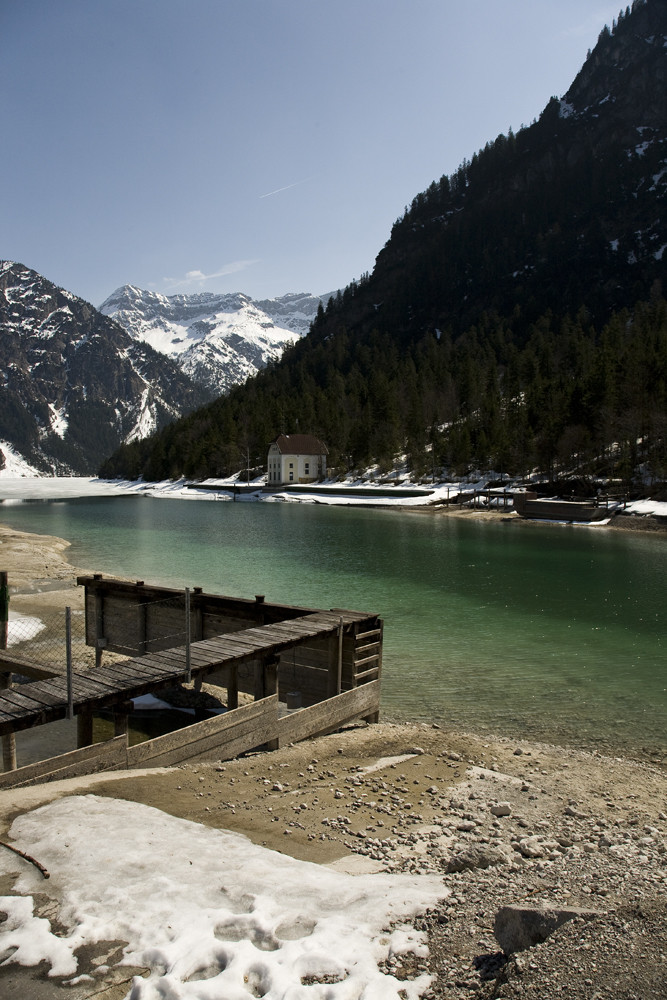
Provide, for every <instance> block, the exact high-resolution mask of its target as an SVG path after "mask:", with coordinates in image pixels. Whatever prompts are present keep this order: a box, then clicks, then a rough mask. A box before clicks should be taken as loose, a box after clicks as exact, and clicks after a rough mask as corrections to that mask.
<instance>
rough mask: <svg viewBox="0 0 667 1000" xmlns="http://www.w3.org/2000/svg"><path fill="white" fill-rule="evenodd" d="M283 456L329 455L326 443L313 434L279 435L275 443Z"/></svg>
mask: <svg viewBox="0 0 667 1000" xmlns="http://www.w3.org/2000/svg"><path fill="white" fill-rule="evenodd" d="M272 443H273V444H275V445H277V447H278V451H279V452H280V454H281V455H328V454H329V449H328V448H327V446H326V445H325V443H324V441H320V439H319V438H316V437H315V436H314V435H313V434H279V435H278V437H277V438H276V439H275V441H273V442H272Z"/></svg>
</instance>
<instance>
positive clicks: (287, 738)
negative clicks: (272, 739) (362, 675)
mask: <svg viewBox="0 0 667 1000" xmlns="http://www.w3.org/2000/svg"><path fill="white" fill-rule="evenodd" d="M379 706H380V683H379V681H371V682H370V683H369V684H362V685H361V686H360V687H358V688H354V689H353V690H352V691H344V692H343V693H342V694H338V695H336V696H335V697H333V698H329V699H327V700H326V701H323V702H319V703H318V704H317V705H312V706H311V707H310V708H302V709H301V710H300V711H298V712H294V713H293V714H292V715H286V716H284V717H283V718H282V719H279V720H278V738H279V741H280V745H281V746H284V745H285V744H286V743H296V742H298V741H299V740H304V739H307V738H308V737H309V736H316V735H319V734H321V733H325V732H332V731H334V730H336V729H338V728H340V726H342V725H343V724H344V723H345V722H350V721H351V720H352V719H356V718H358V717H359V716H365V715H370V714H371V713H375V712H377V711H378V709H379Z"/></svg>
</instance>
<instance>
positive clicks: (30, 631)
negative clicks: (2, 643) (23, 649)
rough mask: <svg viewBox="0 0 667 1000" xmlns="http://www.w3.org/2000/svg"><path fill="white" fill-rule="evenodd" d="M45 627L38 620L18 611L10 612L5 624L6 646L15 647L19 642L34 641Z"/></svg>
mask: <svg viewBox="0 0 667 1000" xmlns="http://www.w3.org/2000/svg"><path fill="white" fill-rule="evenodd" d="M45 627H46V626H45V625H44V622H42V621H40V619H39V618H30V617H28V615H22V614H20V613H19V612H18V611H10V612H9V621H8V622H7V645H8V646H16V644H17V643H19V642H26V641H27V640H28V639H34V638H35V636H36V635H38V634H39V633H40V632H41V631H42V629H44V628H45Z"/></svg>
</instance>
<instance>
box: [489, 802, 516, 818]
mask: <svg viewBox="0 0 667 1000" xmlns="http://www.w3.org/2000/svg"><path fill="white" fill-rule="evenodd" d="M491 813H492V815H493V816H511V815H512V806H511V805H510V803H509V802H498V803H497V804H496V805H494V806H491Z"/></svg>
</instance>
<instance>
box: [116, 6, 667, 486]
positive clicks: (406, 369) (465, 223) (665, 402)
mask: <svg viewBox="0 0 667 1000" xmlns="http://www.w3.org/2000/svg"><path fill="white" fill-rule="evenodd" d="M666 38H667V5H666V4H665V3H664V2H661V0H645V2H639V0H637V2H635V3H634V4H633V7H632V10H630V9H629V8H628V9H627V10H626V11H625V12H624V13H623V14H622V15H621V16H620V17H619V20H618V22H617V23H616V22H614V25H613V26H612V28H611V29H608V28H605V29H604V30H603V32H602V33H601V35H600V38H599V40H598V43H597V45H596V47H595V49H594V50H593V52H591V53H589V55H588V58H587V59H586V62H585V64H584V66H583V67H582V69H581V71H580V73H579V74H578V75H577V77H576V79H575V81H574V82H573V84H572V86H571V87H570V89H569V91H568V93H567V94H566V95H565V96H564V97H563V98H561V99H558V98H552V99H551V100H550V101H549V102H548V104H547V105H546V107H545V109H544V112H543V113H542V115H541V116H540V119H539V121H536V122H534V123H533V124H532V125H530V126H529V127H527V128H523V129H522V130H521V131H520V132H518V133H517V134H516V135H513V134H509V135H507V136H499V137H498V138H497V139H495V140H494V141H492V142H489V143H488V144H487V146H486V147H485V148H484V149H483V150H481V151H480V152H479V153H477V154H475V156H473V158H472V160H470V161H469V162H465V163H463V164H462V165H461V167H460V168H459V170H458V171H457V172H456V173H455V174H454V175H453V176H451V177H443V178H441V179H440V180H439V181H435V182H434V183H433V184H431V186H430V187H429V188H428V190H427V191H425V192H423V193H421V194H419V195H417V197H416V198H415V199H414V201H413V202H412V204H411V205H410V206H409V207H408V208H407V209H406V210H405V212H404V214H403V215H402V216H401V218H399V219H398V220H397V222H396V223H395V224H394V226H393V229H392V232H391V236H390V239H389V240H388V242H387V244H386V245H385V247H384V248H383V249H382V250H381V251H380V253H379V254H378V257H377V260H376V264H375V268H374V270H373V272H372V274H370V275H365V276H363V278H362V279H361V280H360V281H359V282H356V283H353V284H352V285H350V286H349V287H348V288H346V289H345V291H344V292H343V293H341V294H339V295H338V296H337V297H336V298H335V299H331V300H330V302H329V304H328V306H327V308H326V310H325V309H320V311H319V312H318V315H317V317H316V319H315V321H314V323H313V325H312V327H311V331H310V333H309V334H308V336H307V337H305V338H304V339H303V340H302V341H300V342H299V343H297V344H295V346H294V347H292V348H290V349H288V351H287V352H286V353H285V355H284V356H283V358H282V360H281V361H280V362H278V363H276V364H274V365H271V366H269V368H267V369H265V370H264V371H263V372H261V373H259V375H257V376H256V377H254V378H252V379H250V380H249V381H248V382H247V383H246V384H245V385H244V386H242V387H239V388H238V389H236V390H234V391H232V393H231V394H230V395H229V396H228V397H226V398H225V399H222V400H218V401H216V402H215V403H213V404H211V405H209V406H208V407H206V408H204V409H203V410H201V411H199V412H197V413H195V414H193V415H191V416H190V417H188V418H186V419H185V420H182V421H179V422H178V423H176V424H174V425H172V426H171V427H169V428H167V429H166V430H165V431H164V432H162V433H161V434H159V435H157V436H155V437H154V438H151V439H150V440H149V441H147V442H144V443H140V444H137V445H133V446H132V447H130V448H124V449H122V451H121V452H119V453H117V454H116V455H114V456H113V457H112V458H111V459H110V460H109V461H108V462H107V463H105V466H104V469H103V471H104V472H105V474H108V475H113V474H124V475H127V474H133V475H136V474H143V475H145V476H146V477H147V478H162V477H163V476H177V475H180V474H185V475H188V476H205V475H220V474H224V473H227V472H229V471H232V470H233V469H234V468H238V466H239V464H240V455H241V454H243V455H245V453H246V449H247V450H249V451H250V453H251V455H252V460H254V461H258V462H261V461H263V457H264V455H265V453H266V447H267V444H268V442H269V440H271V438H273V437H275V435H276V434H277V433H279V432H280V431H285V432H290V431H294V430H296V429H297V427H298V428H299V429H300V430H302V431H304V430H307V431H309V432H312V433H315V434H317V435H318V436H320V437H322V438H323V439H324V440H326V441H327V444H328V446H329V450H330V465H331V466H337V467H338V468H339V469H341V470H343V469H345V468H350V467H356V466H361V465H366V464H368V463H370V462H378V463H379V464H380V466H381V467H389V466H390V465H391V463H392V461H393V460H394V457H395V455H396V454H400V453H405V454H407V455H408V459H409V462H410V464H411V466H412V468H413V469H414V470H415V471H416V472H418V473H419V472H424V471H427V470H429V471H430V470H432V469H438V470H439V469H440V468H441V467H446V468H447V469H450V470H453V471H456V472H465V471H466V470H468V469H470V468H472V467H478V468H480V467H482V468H484V467H486V468H489V467H495V468H497V469H498V468H500V469H502V471H508V472H513V473H523V472H527V471H529V470H531V469H534V468H536V467H538V468H540V469H542V470H544V471H545V472H550V473H553V472H554V471H558V470H575V469H576V470H577V471H578V472H598V473H604V474H608V475H612V474H613V475H617V476H618V475H620V476H623V477H624V478H625V479H626V480H628V481H629V480H630V478H631V477H632V475H633V474H634V473H636V472H637V471H638V470H639V469H641V470H642V471H644V472H648V473H649V474H650V475H651V476H653V477H661V476H662V477H664V475H665V462H666V443H665V431H666V427H665V424H666V421H667V418H666V413H667V307H666V306H665V302H664V300H663V298H662V293H663V286H662V282H663V279H664V276H665V269H666V258H665V251H666V249H667V215H666V213H665V200H666V193H667V80H666V72H665V69H666V65H667V47H666Z"/></svg>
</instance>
